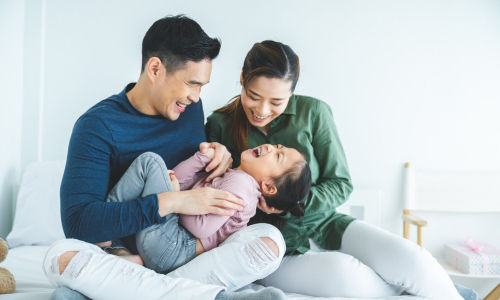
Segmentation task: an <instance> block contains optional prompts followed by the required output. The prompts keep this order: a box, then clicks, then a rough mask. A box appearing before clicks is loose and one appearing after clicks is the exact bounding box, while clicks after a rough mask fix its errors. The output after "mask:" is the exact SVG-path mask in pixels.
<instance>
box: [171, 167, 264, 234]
mask: <svg viewBox="0 0 500 300" xmlns="http://www.w3.org/2000/svg"><path fill="white" fill-rule="evenodd" d="M224 179H226V180H223V181H222V182H221V184H220V185H219V186H217V187H216V188H218V189H221V190H225V191H228V192H230V193H232V194H234V195H235V196H236V197H238V198H240V199H242V200H243V201H244V204H243V205H244V208H243V210H244V211H245V212H250V210H252V209H253V210H254V211H255V207H256V203H257V197H258V196H259V195H260V192H259V191H258V184H257V183H256V182H255V181H254V180H253V178H251V177H250V176H249V175H248V174H245V173H235V174H231V176H230V177H229V178H224ZM252 199H253V200H254V201H252ZM252 203H253V204H252ZM250 204H252V205H250ZM232 212H233V213H236V211H235V210H233V211H232ZM254 213H255V212H254ZM247 215H248V216H247ZM251 215H253V214H251V213H243V214H240V215H239V222H238V225H240V226H234V227H233V225H231V226H229V225H227V226H226V228H225V229H224V232H225V233H226V234H227V235H229V234H230V233H232V232H234V231H237V230H238V229H240V228H241V226H244V225H246V224H247V223H248V221H249V219H250V216H251ZM180 217H181V222H182V225H183V226H184V228H186V229H187V230H188V231H189V232H191V233H192V234H193V235H194V236H195V237H197V238H207V237H210V236H212V235H213V234H215V233H216V232H217V231H218V230H219V229H220V228H221V227H222V226H224V224H225V223H226V222H227V220H228V219H229V218H231V216H220V215H214V214H206V215H198V216H195V215H181V216H180Z"/></svg>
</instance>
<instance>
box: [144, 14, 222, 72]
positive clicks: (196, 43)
mask: <svg viewBox="0 0 500 300" xmlns="http://www.w3.org/2000/svg"><path fill="white" fill-rule="evenodd" d="M219 51H220V41H219V40H218V39H216V38H211V37H209V36H208V35H207V34H206V33H205V31H203V29H202V28H201V26H200V25H199V24H198V23H196V21H194V20H192V19H190V18H188V17H186V16H184V15H177V16H167V17H164V18H162V19H159V20H158V21H156V22H154V23H153V25H151V27H150V28H149V29H148V31H147V32H146V35H145V36H144V39H143V40H142V67H141V72H142V71H144V68H145V66H146V63H147V62H148V60H149V59H150V58H151V57H158V58H159V59H160V60H161V62H162V63H163V65H165V67H166V68H167V71H168V72H174V71H176V70H177V69H179V68H181V67H183V66H184V64H185V63H186V62H188V61H194V62H199V61H201V60H204V59H207V58H208V59H210V60H212V59H214V58H216V57H217V55H219Z"/></svg>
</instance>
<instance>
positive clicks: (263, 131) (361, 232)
mask: <svg viewBox="0 0 500 300" xmlns="http://www.w3.org/2000/svg"><path fill="white" fill-rule="evenodd" d="M299 69H300V67H299V59H298V57H297V55H296V54H295V53H294V52H293V50H292V49H291V48H290V47H289V46H287V45H284V44H281V43H278V42H274V41H263V42H262V43H256V44H255V45H254V46H253V47H252V49H251V50H250V51H249V52H248V54H247V56H246V58H245V62H244V64H243V70H242V73H241V78H240V82H241V85H242V90H241V95H238V96H236V97H234V98H233V99H232V101H231V102H230V103H229V104H228V105H226V106H224V107H222V108H220V109H218V110H216V112H215V113H213V114H212V115H211V116H210V117H209V118H208V121H207V125H206V130H207V135H208V139H209V140H210V141H216V142H219V143H222V144H224V145H225V146H226V147H227V148H228V149H229V150H230V152H231V154H232V157H233V159H234V165H235V166H237V165H238V164H239V161H238V160H237V159H236V158H238V157H239V156H240V155H239V154H240V153H241V152H242V151H244V150H246V149H248V148H252V147H255V146H256V145H260V144H263V143H271V144H283V145H285V146H287V147H293V148H295V149H297V150H299V151H300V152H301V153H303V154H304V155H305V157H306V160H307V162H308V163H309V166H310V168H311V173H312V178H313V187H312V188H311V191H310V193H309V195H308V197H306V198H305V199H304V201H303V203H304V206H305V215H304V217H302V218H295V217H293V216H291V215H290V214H281V211H279V210H277V209H275V208H273V207H269V206H267V205H266V203H265V202H264V201H262V199H261V201H260V203H259V208H260V209H261V210H263V211H265V212H266V213H268V214H269V215H268V216H266V214H264V213H260V214H257V215H256V216H255V217H254V219H253V222H262V221H264V222H269V223H272V224H275V225H278V227H279V228H280V230H281V232H282V234H283V236H284V238H285V241H286V245H287V253H286V254H287V256H286V257H285V258H284V259H283V262H282V264H281V266H280V267H279V269H278V270H277V271H276V272H274V273H273V274H272V275H270V276H268V277H267V278H265V279H264V280H262V283H263V284H264V285H272V286H275V287H278V288H280V289H282V290H283V291H285V292H295V293H301V294H308V295H312V296H320V297H330V296H338V297H383V296H390V295H399V294H401V293H402V292H407V293H410V294H414V295H418V296H422V297H426V298H429V299H462V298H461V297H460V295H459V294H458V293H457V291H456V289H455V288H454V286H453V283H452V281H451V280H450V278H449V277H448V276H447V274H446V273H445V272H444V270H443V269H442V268H441V267H440V266H439V264H438V263H437V261H436V260H435V259H434V258H433V257H432V256H431V255H430V254H429V253H428V252H427V251H426V250H425V249H422V248H420V247H418V246H416V245H414V244H413V243H411V242H409V241H407V240H405V239H403V238H401V237H398V236H396V235H394V234H391V233H389V232H386V231H384V230H381V229H379V228H376V227H374V226H371V225H369V224H366V223H364V222H361V221H357V220H355V219H354V218H352V217H350V216H347V215H343V214H340V213H337V212H336V211H335V208H336V207H337V206H339V205H340V204H342V203H343V202H345V201H346V200H347V198H348V196H349V194H350V193H351V191H352V184H351V179H350V175H349V170H348V167H347V162H346V158H345V155H344V151H343V148H342V145H341V143H340V139H339V136H338V134H337V130H336V128H335V125H334V122H333V117H332V112H331V109H330V107H329V106H328V105H327V104H326V103H324V102H322V101H320V100H318V99H315V98H312V97H306V96H300V95H295V94H293V91H294V89H295V86H296V84H297V81H298V78H299ZM309 239H312V240H313V241H314V242H315V243H317V244H318V245H319V246H320V247H322V248H324V249H327V250H337V251H326V252H311V251H308V250H309ZM297 274H300V276H298V275H297ZM360 286H362V287H363V288H362V289H359V287H360Z"/></svg>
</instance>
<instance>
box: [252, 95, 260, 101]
mask: <svg viewBox="0 0 500 300" xmlns="http://www.w3.org/2000/svg"><path fill="white" fill-rule="evenodd" d="M250 99H252V100H253V101H259V99H257V98H254V97H252V96H250Z"/></svg>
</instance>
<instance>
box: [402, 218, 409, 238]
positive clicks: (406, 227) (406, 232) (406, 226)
mask: <svg viewBox="0 0 500 300" xmlns="http://www.w3.org/2000/svg"><path fill="white" fill-rule="evenodd" d="M403 237H404V238H405V239H409V238H410V224H408V222H403Z"/></svg>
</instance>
